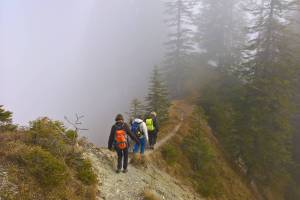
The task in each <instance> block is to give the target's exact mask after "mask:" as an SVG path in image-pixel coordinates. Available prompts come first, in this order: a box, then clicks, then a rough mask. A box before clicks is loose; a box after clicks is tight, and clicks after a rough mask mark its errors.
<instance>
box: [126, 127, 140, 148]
mask: <svg viewBox="0 0 300 200" xmlns="http://www.w3.org/2000/svg"><path fill="white" fill-rule="evenodd" d="M124 126H125V131H126V133H127V135H129V137H130V138H131V139H132V140H134V141H135V142H136V143H140V141H139V140H138V139H137V138H136V137H135V136H134V135H133V134H132V133H131V130H130V128H129V126H128V124H125V125H124Z"/></svg>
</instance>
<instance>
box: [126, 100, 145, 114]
mask: <svg viewBox="0 0 300 200" xmlns="http://www.w3.org/2000/svg"><path fill="white" fill-rule="evenodd" d="M128 114H129V117H130V118H131V119H133V118H137V117H139V116H144V115H145V106H144V105H143V103H142V102H141V101H140V100H139V99H136V98H135V99H133V100H132V101H131V104H130V110H129V113H128Z"/></svg>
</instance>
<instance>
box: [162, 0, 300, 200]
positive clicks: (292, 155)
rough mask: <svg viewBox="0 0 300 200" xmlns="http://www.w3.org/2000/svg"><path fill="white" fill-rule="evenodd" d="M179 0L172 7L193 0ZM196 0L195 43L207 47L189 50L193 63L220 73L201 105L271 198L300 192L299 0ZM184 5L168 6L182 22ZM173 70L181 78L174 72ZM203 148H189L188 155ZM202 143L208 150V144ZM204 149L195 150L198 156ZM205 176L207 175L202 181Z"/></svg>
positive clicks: (200, 87)
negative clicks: (299, 129)
mask: <svg viewBox="0 0 300 200" xmlns="http://www.w3.org/2000/svg"><path fill="white" fill-rule="evenodd" d="M178 2H179V3H178V4H176V5H177V7H176V6H175V3H174V4H173V5H172V6H171V7H170V6H168V5H167V6H166V7H167V8H169V7H170V9H171V8H172V9H171V10H174V9H175V8H182V7H183V6H181V7H180V5H183V4H184V2H185V1H178ZM192 2H193V3H192V4H189V7H188V9H186V10H189V11H188V13H189V15H190V16H191V17H192V18H193V19H196V20H194V21H193V23H192V25H191V26H194V27H195V29H189V30H188V31H187V33H188V35H190V34H191V31H192V32H193V33H192V34H194V38H195V40H194V42H193V45H194V46H198V49H199V50H195V51H194V52H193V54H192V55H191V53H190V52H189V53H188V54H187V55H188V56H187V57H186V59H187V61H188V62H186V63H189V64H188V68H189V69H190V70H192V71H193V72H194V74H197V73H198V72H199V71H198V70H197V69H196V67H195V66H198V67H202V68H209V69H210V71H211V73H210V74H213V76H212V77H211V80H210V81H209V82H208V83H207V84H206V85H204V86H203V85H198V86H196V87H195V88H193V89H195V90H197V89H198V91H199V92H200V94H201V96H200V99H199V101H198V105H199V106H201V107H203V109H204V111H205V113H206V115H207V117H208V121H209V123H210V125H211V127H212V128H213V130H214V132H215V135H216V136H217V138H218V139H219V141H220V143H221V145H222V146H223V147H224V149H225V151H226V154H227V155H228V156H229V157H230V159H231V160H232V162H234V163H239V165H240V166H241V170H242V171H245V173H246V176H247V177H248V180H249V182H250V181H251V182H255V183H257V184H258V186H259V187H258V188H259V189H260V192H261V193H262V195H263V196H265V198H271V199H272V197H270V194H271V193H273V196H277V197H276V198H277V199H284V198H289V199H299V198H300V197H299V196H297V195H299V194H298V192H296V191H299V190H300V184H299V183H300V181H299V180H300V179H299V173H298V172H297V171H299V163H300V162H299V155H300V154H299V150H298V149H299V148H298V147H297V146H299V145H297V144H298V143H299V134H298V132H299V131H297V130H298V128H297V127H298V125H297V124H299V123H297V121H298V119H299V102H298V101H299V95H297V92H298V88H297V87H298V86H299V72H300V71H299V70H300V68H299V66H300V65H299V63H300V60H299V56H298V55H299V52H300V45H299V44H300V37H299V33H300V32H299V30H300V29H299V24H295V21H296V19H297V18H299V9H298V8H299V1H297V0H282V1H278V0H265V1H259V0H257V1H256V0H255V1H240V0H234V1H222V0H209V1H208V0H199V1H192ZM190 6H192V7H193V8H192V9H191V8H190ZM186 8H187V7H186ZM190 10H193V11H195V10H197V11H198V12H190ZM177 11H178V12H177V13H175V12H170V13H168V14H171V15H172V17H173V18H172V19H173V20H174V21H172V22H173V23H172V24H173V25H174V26H175V25H176V23H175V19H177V22H180V20H178V19H179V18H178V16H180V15H178V13H180V12H179V9H177ZM182 18H183V19H185V16H184V15H183V16H182ZM187 21H188V20H187ZM177 25H178V23H177ZM191 26H189V27H191ZM177 27H178V26H177ZM181 27H184V25H182V26H181ZM177 30H178V31H180V28H179V29H177ZM174 35H175V36H176V34H174ZM174 35H173V36H174ZM173 36H170V37H169V39H170V40H173V39H172V38H173ZM182 41H186V40H185V39H182ZM175 61H176V59H175V58H174V59H173V62H175ZM190 63H194V64H190ZM181 68H186V66H184V65H181ZM175 70H176V69H175ZM182 70H183V69H180V70H177V71H176V73H181V72H182ZM176 73H174V74H176ZM195 76H196V75H195ZM202 76H203V75H200V74H198V77H199V78H200V77H202ZM168 78H169V79H172V80H173V81H171V82H176V81H177V79H176V78H175V77H173V76H172V75H169V76H168ZM189 81H190V80H189V78H185V80H184V82H185V83H186V82H189ZM193 89H190V90H186V91H182V94H185V93H186V92H188V91H193ZM294 111H296V114H294ZM293 128H294V131H293ZM195 141H197V143H201V141H198V140H197V139H196V138H193V140H191V141H186V142H187V143H188V142H190V146H191V148H192V147H194V146H195V145H196V144H195V143H193V142H195ZM203 148H204V147H203ZM197 150H199V149H197ZM197 150H193V149H188V148H185V151H187V152H189V154H187V156H189V155H190V156H192V155H193V153H191V152H195V153H197ZM202 150H203V151H204V152H205V148H204V149H202ZM198 153H199V152H198ZM199 157H201V155H197V156H196V155H195V156H194V160H197V159H196V158H199ZM202 159H205V158H201V159H200V161H199V163H201V161H203V160H202ZM199 163H198V162H194V165H195V166H193V168H194V169H198V167H199V166H198V165H199ZM202 164H203V163H202ZM208 174H209V173H208ZM201 180H205V178H204V177H202V178H201V179H199V181H198V182H199V183H200V182H201ZM200 184H201V183H200Z"/></svg>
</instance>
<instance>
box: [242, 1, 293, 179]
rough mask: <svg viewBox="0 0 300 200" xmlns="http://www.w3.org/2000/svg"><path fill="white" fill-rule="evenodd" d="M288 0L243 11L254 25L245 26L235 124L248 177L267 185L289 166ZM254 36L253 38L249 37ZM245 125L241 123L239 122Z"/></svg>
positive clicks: (290, 37) (290, 75) (290, 80)
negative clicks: (241, 97) (242, 89)
mask: <svg viewBox="0 0 300 200" xmlns="http://www.w3.org/2000/svg"><path fill="white" fill-rule="evenodd" d="M295 3H296V1H294V0H282V1H278V0H264V1H262V4H257V5H255V6H253V7H249V11H250V12H251V14H252V15H253V17H254V19H255V21H254V23H252V24H251V26H249V31H250V33H249V34H250V35H251V36H250V37H249V42H248V47H247V49H246V50H247V52H248V57H247V59H246V60H247V62H246V63H245V68H244V70H245V71H244V72H245V73H244V74H243V75H244V77H245V79H246V80H247V84H246V88H247V89H246V96H245V101H244V103H245V104H244V106H243V108H244V110H243V111H242V113H244V114H243V116H241V118H240V120H239V122H240V124H241V126H240V127H242V128H241V130H240V134H242V139H243V144H242V145H241V152H242V154H243V159H244V161H245V163H246V165H247V167H248V173H249V175H251V176H252V177H254V178H255V179H256V180H259V181H264V182H269V181H270V179H271V178H272V177H274V175H276V174H279V173H283V172H285V170H286V166H288V165H289V164H290V162H291V152H290V146H289V144H290V143H291V126H290V118H291V113H292V108H293V104H292V96H293V93H294V85H295V82H294V80H295V78H296V77H295V75H296V74H298V72H299V69H298V68H299V63H297V58H296V57H295V56H294V54H293V51H294V50H293V49H292V48H291V47H293V45H292V44H293V43H295V42H297V41H299V38H295V37H293V35H294V34H293V33H292V32H291V31H290V30H288V27H289V26H288V25H289V22H290V21H289V15H290V14H291V10H293V9H294V6H295ZM254 34H255V35H256V37H255V38H253V35H254ZM246 121H247V123H245V122H246Z"/></svg>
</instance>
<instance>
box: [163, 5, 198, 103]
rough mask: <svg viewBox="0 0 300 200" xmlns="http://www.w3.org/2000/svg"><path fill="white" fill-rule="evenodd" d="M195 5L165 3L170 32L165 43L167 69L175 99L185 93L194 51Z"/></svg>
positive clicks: (169, 83)
mask: <svg viewBox="0 0 300 200" xmlns="http://www.w3.org/2000/svg"><path fill="white" fill-rule="evenodd" d="M194 4H195V2H194V1H191V0H168V1H167V2H166V3H165V7H166V15H167V16H168V17H167V19H166V24H167V26H168V28H169V31H170V33H169V35H168V41H167V42H166V43H165V46H166V49H167V52H166V55H165V69H166V72H167V74H168V86H169V88H170V89H171V90H172V95H173V96H175V97H178V96H181V95H182V93H183V90H184V80H185V78H186V75H187V73H188V60H189V55H190V53H191V52H193V51H194V44H193V42H192V39H193V32H192V29H191V25H192V18H191V16H192V12H193V11H192V10H193V7H194Z"/></svg>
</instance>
